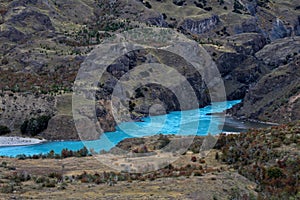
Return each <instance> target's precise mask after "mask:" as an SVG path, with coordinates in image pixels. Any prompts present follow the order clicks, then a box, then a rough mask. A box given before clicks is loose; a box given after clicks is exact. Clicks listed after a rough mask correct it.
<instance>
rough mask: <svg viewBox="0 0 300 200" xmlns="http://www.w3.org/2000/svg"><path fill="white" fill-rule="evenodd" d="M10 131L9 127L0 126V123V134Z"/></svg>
mask: <svg viewBox="0 0 300 200" xmlns="http://www.w3.org/2000/svg"><path fill="white" fill-rule="evenodd" d="M8 133H10V129H9V128H8V127H6V126H1V125H0V135H5V134H8Z"/></svg>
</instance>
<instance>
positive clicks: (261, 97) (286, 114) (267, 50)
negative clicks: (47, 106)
mask: <svg viewBox="0 0 300 200" xmlns="http://www.w3.org/2000/svg"><path fill="white" fill-rule="evenodd" d="M287 43H290V45H288V44H287ZM299 51H300V38H299V37H295V38H291V39H282V40H278V41H276V42H274V43H272V44H270V45H267V46H265V47H264V48H263V49H262V50H261V51H259V52H257V53H256V56H257V57H259V58H261V59H262V60H263V62H265V63H266V64H268V65H269V66H270V68H271V67H275V68H276V67H277V66H278V65H281V66H280V67H278V68H276V69H274V70H273V71H271V72H270V73H269V74H266V75H265V76H264V77H262V78H261V79H260V80H259V81H258V83H257V84H256V85H255V86H254V87H252V88H251V89H250V90H249V92H248V93H247V95H246V96H245V98H244V100H243V102H242V103H241V104H240V105H238V106H236V107H235V108H233V109H232V111H233V113H234V115H235V116H237V117H241V118H245V119H248V118H250V119H256V120H260V121H269V122H277V123H283V122H290V121H295V120H299V119H300V110H299V108H300V56H299Z"/></svg>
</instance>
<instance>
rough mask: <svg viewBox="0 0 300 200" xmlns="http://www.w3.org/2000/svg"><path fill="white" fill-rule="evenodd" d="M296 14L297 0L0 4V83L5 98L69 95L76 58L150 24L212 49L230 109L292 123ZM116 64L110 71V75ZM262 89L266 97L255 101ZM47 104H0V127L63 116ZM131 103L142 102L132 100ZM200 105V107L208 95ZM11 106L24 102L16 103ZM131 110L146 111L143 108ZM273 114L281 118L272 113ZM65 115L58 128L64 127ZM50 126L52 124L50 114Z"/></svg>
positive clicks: (21, 0) (108, 123) (299, 27)
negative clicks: (118, 34)
mask: <svg viewBox="0 0 300 200" xmlns="http://www.w3.org/2000/svg"><path fill="white" fill-rule="evenodd" d="M299 10H300V8H299V5H298V1H297V0H290V1H271V0H211V1H206V0H197V1H191V0H162V1H158V0H151V1H136V0H130V1H128V0H126V1H125V0H119V1H113V0H101V1H100V0H96V1H94V0H79V1H78V0H77V1H73V0H71V1H64V0H48V1H44V0H13V1H9V0H3V1H1V3H0V44H1V45H0V80H1V81H0V88H1V89H2V93H3V94H6V91H12V92H14V93H15V94H14V95H15V96H19V95H22V94H23V93H24V92H26V93H27V96H28V97H29V99H31V98H34V96H37V98H44V97H43V95H44V96H46V97H45V98H48V97H51V96H55V97H54V99H57V98H60V97H59V95H61V94H63V93H68V92H70V91H72V85H73V81H74V79H75V77H76V73H77V70H78V69H79V67H80V64H81V63H82V62H83V61H84V59H85V58H86V56H87V54H88V53H89V52H91V50H92V49H93V48H94V47H95V46H96V45H97V44H99V43H101V42H102V41H103V39H105V38H107V37H109V36H111V35H113V34H114V33H116V32H121V31H124V30H128V29H132V28H134V27H145V26H149V25H152V26H158V27H168V28H172V29H176V30H178V31H179V32H182V33H184V34H185V35H186V36H187V37H189V38H191V39H193V40H195V41H197V42H198V43H199V44H201V45H202V46H203V47H204V48H205V49H206V50H207V51H208V52H209V53H210V55H211V56H212V58H213V60H214V61H215V62H216V64H217V66H218V68H219V71H220V73H221V75H222V77H223V80H224V83H225V86H226V93H227V98H228V99H243V98H244V97H245V99H244V101H243V103H242V104H241V105H240V106H239V107H236V108H235V110H234V111H233V112H232V114H233V115H235V116H237V117H244V118H252V119H258V120H263V121H273V122H283V121H290V120H294V119H299V116H300V115H299V105H298V104H299V100H298V97H297V95H299V81H298V80H299V77H298V76H297V73H298V70H297V66H299V62H298V61H297V60H298V57H297V55H298V54H299V53H300V52H299V37H298V36H299V35H300V11H299ZM298 68H299V67H298ZM119 70H120V69H119V68H118V67H117V68H115V69H113V71H112V73H114V72H118V71H119ZM279 74H281V75H279ZM275 82H276V84H273V83H275ZM105 86H109V85H105ZM196 87H198V86H196ZM276 88H280V89H279V90H277V89H276ZM198 89H200V88H198ZM100 90H101V89H100ZM153 91H155V90H154V89H153ZM275 91H276V92H275ZM19 93H22V94H19ZM159 93H163V91H159V92H158V93H157V94H158V96H159ZM264 93H266V94H268V95H266V97H262V96H263V95H265V94H264ZM145 94H146V95H144V96H145V98H146V97H147V98H148V97H149V96H147V93H145ZM4 96H5V95H4ZM5 98H6V97H5ZM140 98H141V97H140ZM171 98H172V97H171ZM101 99H102V97H100V100H101ZM147 101H154V100H152V99H148V100H147ZM39 102H40V101H39ZM53 102H57V101H56V100H53ZM53 102H52V103H50V104H52V106H51V108H49V109H48V111H46V110H45V111H44V110H41V109H40V107H41V106H40V105H39V103H38V104H33V105H32V106H29V107H30V109H31V110H34V113H31V112H22V113H23V114H18V113H20V112H21V110H20V109H10V108H8V107H7V105H4V104H2V111H1V112H0V114H2V115H1V123H2V124H3V125H6V126H9V127H10V128H11V129H15V130H18V127H19V126H20V124H22V122H23V121H24V120H25V119H29V118H31V117H33V116H36V115H45V114H47V115H48V114H49V115H51V116H53V115H54V116H57V115H59V114H61V112H60V111H59V110H57V109H56V103H53ZM138 102H142V100H139V101H137V102H135V104H138ZM203 102H205V103H204V104H200V105H201V106H203V105H206V104H207V103H209V100H208V99H206V100H205V99H204V100H203ZM16 103H17V104H18V105H17V106H20V107H26V106H24V105H23V104H24V103H25V102H24V101H17V100H16ZM67 104H71V102H69V103H67ZM47 105H48V103H47ZM106 105H108V104H107V103H103V105H101V106H102V108H103V109H102V110H101V112H99V114H101V113H108V115H100V116H99V120H100V121H104V122H103V125H104V127H105V130H113V128H112V127H113V126H114V125H115V122H114V121H113V119H112V116H111V115H110V114H109V112H107V111H109V108H107V107H106ZM128 106H129V105H128ZM46 107H47V106H46ZM168 108H169V110H176V109H177V107H176V105H175V104H174V102H170V103H168ZM37 110H40V112H38V113H36V112H35V111H37ZM5 111H6V113H5ZM8 111H9V113H8ZM132 111H133V112H135V113H136V114H147V113H148V110H147V109H145V108H144V107H143V106H141V105H140V106H136V108H135V110H134V109H133V110H132ZM274 111H276V112H277V113H280V115H276V116H274V115H273V112H274ZM8 115H9V116H19V117H18V120H15V121H17V122H16V123H15V122H12V123H10V124H8V123H7V122H6V121H5V120H3V118H4V116H8ZM68 116H69V117H70V113H68ZM69 117H66V122H65V123H62V122H61V121H60V120H59V121H60V122H61V123H59V124H70V121H69V120H70V119H69ZM5 119H11V117H5ZM58 119H60V117H58ZM106 119H108V120H106ZM62 120H64V118H63V117H62ZM51 124H52V125H51V127H52V126H55V124H56V123H55V121H54V120H52V122H51ZM51 127H50V128H51ZM66 131H67V130H66ZM69 131H70V132H73V131H74V129H72V128H70V129H69ZM62 137H63V136H62ZM72 137H73V136H72ZM72 137H71V138H72Z"/></svg>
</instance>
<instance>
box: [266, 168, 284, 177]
mask: <svg viewBox="0 0 300 200" xmlns="http://www.w3.org/2000/svg"><path fill="white" fill-rule="evenodd" d="M267 174H268V177H269V178H271V179H272V178H280V177H282V176H283V175H284V174H283V172H282V170H281V169H280V168H278V167H270V168H269V169H268V170H267Z"/></svg>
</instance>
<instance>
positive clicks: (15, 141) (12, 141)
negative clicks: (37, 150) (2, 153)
mask: <svg viewBox="0 0 300 200" xmlns="http://www.w3.org/2000/svg"><path fill="white" fill-rule="evenodd" d="M46 141H47V140H45V139H37V138H25V137H18V136H9V137H6V136H1V137H0V147H8V146H25V145H34V144H40V143H44V142H46Z"/></svg>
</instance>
